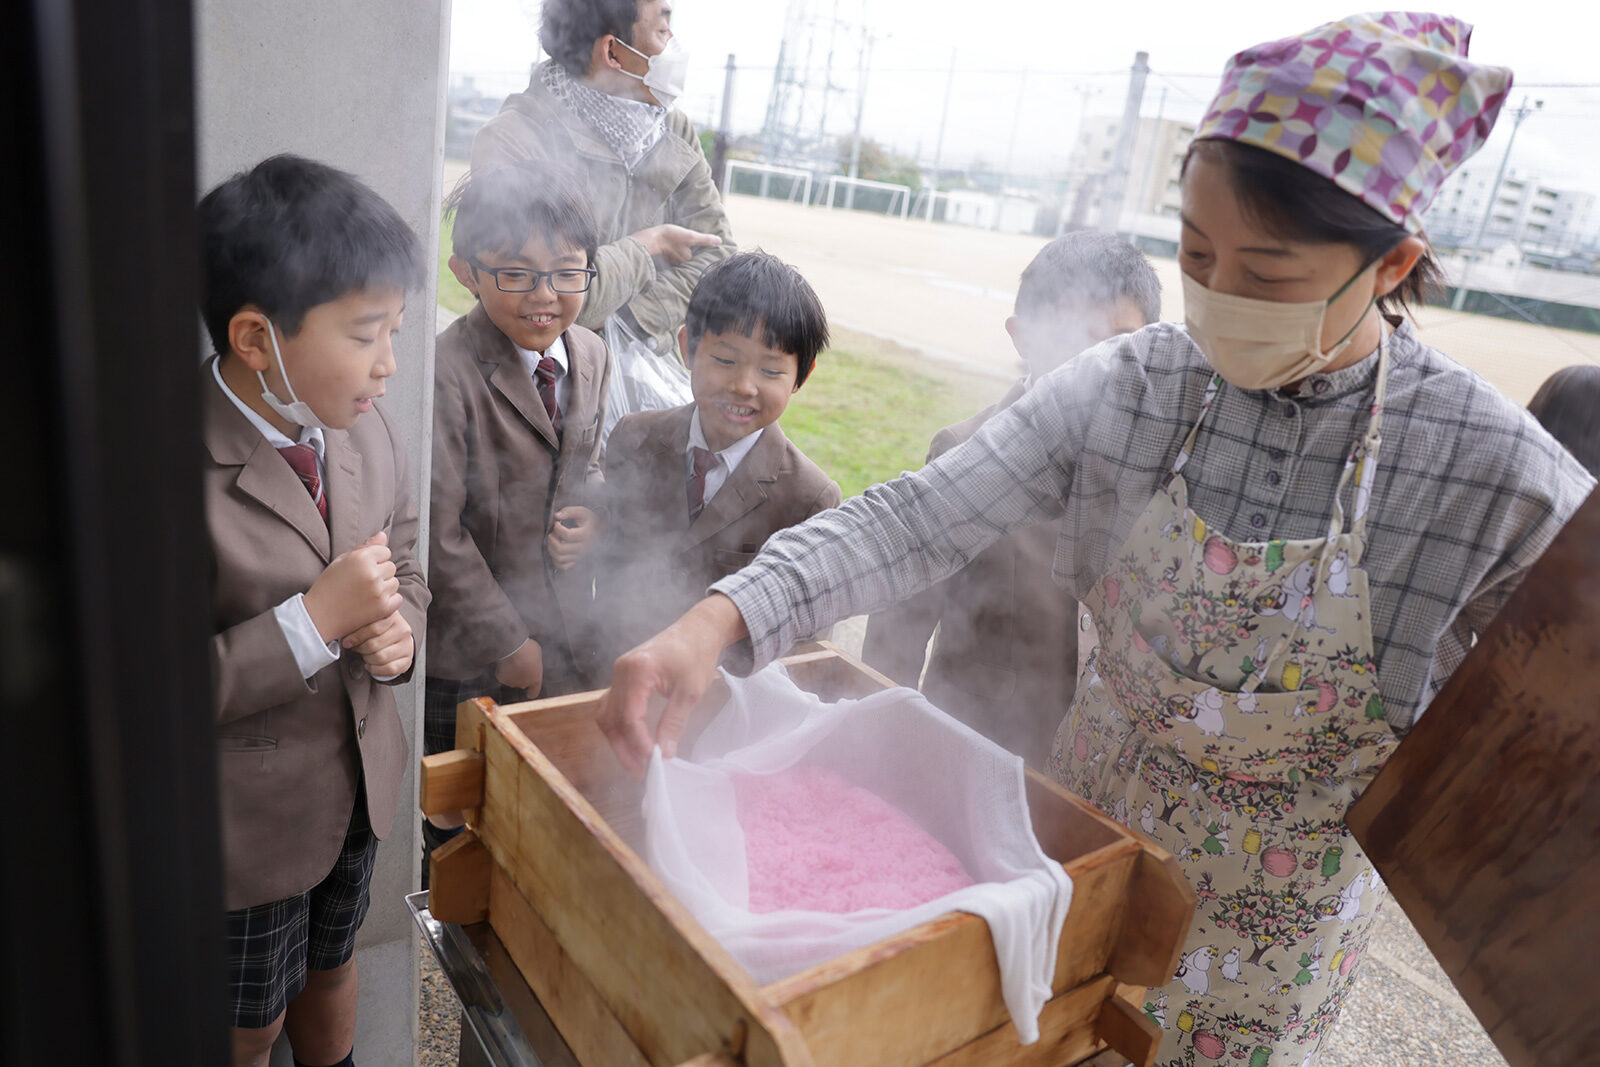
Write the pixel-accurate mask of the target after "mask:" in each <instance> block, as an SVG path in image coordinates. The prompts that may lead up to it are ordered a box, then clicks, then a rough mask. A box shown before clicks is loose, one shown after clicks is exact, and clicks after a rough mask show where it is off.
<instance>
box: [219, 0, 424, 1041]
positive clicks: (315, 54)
mask: <svg viewBox="0 0 1600 1067" xmlns="http://www.w3.org/2000/svg"><path fill="white" fill-rule="evenodd" d="M449 27H450V4H449V0H390V2H388V3H384V4H329V3H326V2H325V0H200V2H199V3H197V4H196V6H195V51H196V108H197V111H198V131H199V133H198V139H199V168H200V173H199V178H198V180H199V184H200V188H201V189H202V191H203V190H206V189H209V188H210V187H211V186H213V185H215V184H216V183H217V182H219V181H221V180H222V179H224V178H226V177H227V176H228V175H230V174H233V173H234V172H236V171H238V170H242V169H244V168H246V167H249V166H251V165H253V164H255V163H256V162H258V161H259V160H261V159H263V158H265V157H266V156H269V155H273V154H275V153H277V152H295V153H298V154H300V155H304V156H308V157H311V158H313V159H318V160H321V161H323V162H325V163H328V164H331V165H333V166H336V167H340V168H343V169H344V170H348V171H350V172H351V173H353V174H356V175H357V176H359V177H360V178H361V179H362V180H364V181H366V182H367V183H368V184H369V185H371V186H372V187H373V188H375V189H376V190H377V191H378V192H379V193H380V194H381V195H382V196H384V197H385V198H386V199H387V200H388V201H389V202H390V203H391V204H393V205H394V206H395V208H396V209H398V210H399V212H400V214H401V215H402V216H403V217H404V218H405V219H406V221H407V222H409V223H410V224H411V226H412V227H413V228H414V229H415V230H416V232H417V235H418V236H419V237H420V238H421V239H422V244H423V247H424V248H425V249H426V250H427V252H428V255H429V257H430V258H431V257H432V255H433V252H434V250H435V249H437V248H438V246H439V200H440V186H441V180H440V167H441V165H442V163H443V158H444V147H443V146H444V99H445V87H446V79H447V76H448V64H449V47H448V46H449ZM436 284H437V279H436V278H435V277H434V275H433V272H432V271H430V272H429V278H428V281H427V283H426V291H425V292H420V293H410V294H407V311H406V320H405V325H404V327H403V329H402V330H401V334H400V338H399V343H398V345H397V353H396V356H397V361H398V363H399V371H398V372H397V373H396V375H395V376H394V378H393V379H391V381H390V382H389V386H388V395H387V396H386V397H385V399H384V401H383V407H384V410H385V411H386V412H387V413H388V414H389V416H390V417H391V418H392V419H393V420H394V421H395V422H396V423H397V424H398V426H399V427H400V430H401V432H402V433H403V434H404V435H405V439H406V444H407V446H408V447H409V449H410V452H411V473H412V479H413V483H414V488H415V490H416V492H417V497H418V499H419V501H421V502H422V503H423V504H424V508H423V526H422V544H421V546H420V548H421V549H422V550H423V551H424V552H425V551H426V548H427V529H428V527H427V509H426V506H425V505H426V502H427V499H428V491H427V486H428V470H429V457H430V454H431V449H432V440H431V438H432V408H433V338H434V320H433V310H434V306H435V299H436V295H437V289H436ZM424 562H425V561H424ZM422 674H423V664H422V663H421V650H420V649H419V650H418V664H417V670H416V678H417V679H418V680H417V681H416V682H415V683H413V684H411V685H408V686H406V687H404V688H402V689H401V690H400V691H399V692H397V693H396V694H395V695H396V697H397V698H398V700H399V705H400V716H401V719H402V721H403V722H404V724H405V727H406V732H407V737H408V738H409V739H410V741H411V751H412V753H413V760H412V765H413V771H412V773H411V774H410V775H408V776H407V778H406V782H405V784H404V786H403V787H402V792H401V799H400V814H399V815H398V816H397V817H396V819H395V826H394V827H393V828H392V829H391V831H390V834H389V837H388V840H386V841H384V842H383V843H382V845H381V846H380V847H379V850H378V861H377V863H378V866H377V873H376V875H375V879H374V882H373V888H372V909H371V911H370V912H369V913H368V915H367V921H366V924H365V925H364V926H363V927H362V930H361V934H360V940H359V942H358V945H357V953H356V959H357V967H358V968H359V971H360V980H361V1002H360V1007H359V1009H358V1015H357V1030H356V1050H357V1059H358V1060H359V1061H360V1062H362V1063H368V1064H380V1063H381V1064H403V1063H414V1062H415V1060H416V1043H417V1032H416V1031H417V936H416V929H415V927H414V926H413V925H412V922H411V918H410V914H409V913H408V911H407V910H406V906H405V900H404V897H405V894H407V893H410V892H412V891H414V890H415V889H417V888H418V886H417V882H418V875H417V866H418V860H419V856H420V848H421V846H420V842H419V839H418V828H417V816H416V801H415V797H416V795H417V788H416V780H415V770H414V768H415V765H416V756H415V754H416V753H418V752H420V750H421V723H422V683H421V678H422ZM279 1045H280V1047H279V1048H278V1049H276V1050H274V1056H273V1063H274V1064H278V1063H282V1064H289V1063H290V1062H291V1061H290V1059H289V1056H288V1050H287V1047H286V1046H285V1043H283V1042H280V1043H279Z"/></svg>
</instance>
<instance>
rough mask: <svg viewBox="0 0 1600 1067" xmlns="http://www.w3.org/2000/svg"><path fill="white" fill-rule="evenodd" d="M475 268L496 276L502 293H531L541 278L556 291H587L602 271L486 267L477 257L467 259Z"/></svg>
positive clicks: (591, 268) (567, 268)
mask: <svg viewBox="0 0 1600 1067" xmlns="http://www.w3.org/2000/svg"><path fill="white" fill-rule="evenodd" d="M467 262H468V263H471V264H472V268H473V269H474V270H481V271H483V273H485V274H488V275H490V276H492V277H493V278H494V285H495V288H496V289H499V290H500V291H501V292H502V293H531V292H533V291H534V290H535V289H537V288H539V282H540V280H541V279H544V278H548V279H550V289H551V291H552V292H556V293H587V292H588V291H589V285H590V283H591V282H593V281H594V276H595V275H596V274H599V273H600V272H599V271H597V270H595V269H594V268H593V267H564V268H562V269H561V270H530V269H528V268H527V267H486V266H484V265H483V264H482V263H479V262H478V261H477V260H475V259H469V260H467Z"/></svg>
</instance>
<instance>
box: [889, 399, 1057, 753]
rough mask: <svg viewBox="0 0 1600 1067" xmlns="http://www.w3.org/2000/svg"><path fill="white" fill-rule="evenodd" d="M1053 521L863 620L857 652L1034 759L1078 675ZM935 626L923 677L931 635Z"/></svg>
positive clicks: (980, 417)
mask: <svg viewBox="0 0 1600 1067" xmlns="http://www.w3.org/2000/svg"><path fill="white" fill-rule="evenodd" d="M1022 394H1023V389H1022V384H1021V383H1020V382H1019V383H1017V384H1016V385H1015V386H1013V387H1012V389H1011V391H1010V392H1008V393H1007V394H1006V395H1005V396H1004V397H1003V398H1001V400H1000V401H999V402H998V403H997V404H994V405H993V406H991V407H988V408H985V409H984V410H982V411H980V412H978V414H976V415H974V416H972V417H971V418H970V419H967V420H965V421H963V422H958V423H956V424H955V425H953V426H947V427H945V428H944V429H942V430H940V431H939V432H938V433H937V434H935V435H934V438H933V443H932V445H931V446H930V447H929V449H928V459H929V460H930V461H931V460H932V459H934V458H935V457H936V456H939V455H942V454H944V453H945V452H948V451H950V450H951V449H952V448H954V447H956V446H957V445H959V444H961V443H963V442H964V441H966V440H967V439H968V438H970V437H971V436H972V435H973V434H975V433H977V432H978V428H979V427H980V426H982V425H983V424H984V423H985V422H987V421H988V420H989V419H991V418H993V417H994V415H995V414H996V413H997V412H999V411H1001V410H1003V409H1004V408H1006V407H1009V406H1010V405H1011V404H1014V403H1016V401H1017V399H1018V398H1020V397H1021V396H1022ZM1059 526H1060V524H1059V523H1058V522H1048V523H1044V524H1040V525H1035V526H1029V527H1025V528H1023V529H1020V530H1015V531H1013V532H1012V533H1010V534H1007V535H1006V536H1005V537H1002V538H1000V540H998V541H996V542H995V543H994V544H992V545H990V546H989V547H988V548H987V549H985V550H984V551H983V552H982V553H980V554H979V555H978V556H977V557H976V558H974V559H973V560H972V562H971V563H969V564H967V566H966V567H964V568H963V569H962V570H961V571H960V572H959V573H957V574H955V575H953V576H951V577H950V578H947V579H945V580H944V581H943V582H941V583H940V584H938V585H936V586H934V587H933V588H931V589H928V590H926V591H924V592H923V593H921V594H919V595H917V596H915V597H913V598H912V599H910V600H908V601H906V602H904V603H902V604H897V605H895V606H894V607H892V608H888V609H886V610H884V611H881V612H878V613H877V614H875V615H873V616H872V617H871V619H869V620H868V622H867V636H866V640H865V643H864V644H863V646H862V657H863V658H864V659H865V660H866V661H867V662H868V663H870V664H871V665H872V666H874V667H876V668H878V669H879V670H881V671H883V672H884V673H885V674H887V675H889V676H890V677H891V678H893V679H894V680H895V681H897V682H899V683H901V684H902V685H909V686H916V685H917V684H918V680H919V679H922V691H923V693H924V694H925V695H926V696H927V697H928V699H929V700H930V701H932V702H933V704H934V705H935V706H936V707H939V708H941V709H943V710H944V711H947V712H949V713H950V714H951V715H954V716H955V717H956V718H958V719H960V720H962V721H963V722H965V723H967V724H968V725H969V726H971V727H973V728H974V729H976V730H978V731H979V732H980V733H982V734H984V735H985V736H987V737H989V738H991V739H992V740H994V741H995V742H997V743H998V744H1000V745H1002V746H1004V747H1006V748H1008V749H1010V750H1011V751H1013V752H1016V753H1017V754H1018V755H1020V756H1022V757H1023V758H1024V759H1026V760H1027V761H1028V762H1029V763H1031V764H1032V765H1034V766H1035V767H1042V766H1044V760H1045V757H1046V756H1048V755H1049V750H1050V742H1051V739H1052V738H1053V737H1054V735H1055V731H1056V727H1057V726H1058V725H1059V724H1060V722H1061V717H1062V716H1063V715H1065V714H1066V712H1067V708H1068V707H1069V706H1070V705H1071V703H1072V693H1073V689H1074V687H1075V685H1076V683H1077V667H1078V656H1077V644H1078V642H1077V632H1078V631H1077V628H1076V626H1077V616H1078V614H1079V613H1078V612H1077V611H1076V607H1077V602H1076V601H1075V600H1074V599H1073V597H1072V596H1071V594H1069V593H1068V592H1067V591H1066V590H1064V589H1062V588H1061V587H1060V586H1059V585H1057V584H1056V582H1055V580H1054V579H1053V577H1052V576H1051V563H1052V561H1053V560H1054V558H1055V547H1056V539H1057V536H1058V534H1059ZM935 627H937V628H938V637H937V638H935V639H934V643H933V648H932V651H931V653H928V654H927V675H926V678H923V660H924V653H925V650H926V649H927V646H928V639H929V638H930V637H931V636H933V633H934V628H935Z"/></svg>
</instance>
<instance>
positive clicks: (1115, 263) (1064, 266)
mask: <svg viewBox="0 0 1600 1067" xmlns="http://www.w3.org/2000/svg"><path fill="white" fill-rule="evenodd" d="M1124 300H1127V301H1130V302H1131V303H1132V304H1133V306H1134V307H1136V308H1138V309H1139V314H1140V316H1142V317H1143V319H1144V321H1145V323H1146V324H1149V323H1152V322H1154V321H1156V319H1158V318H1160V317H1161V281H1160V279H1158V278H1157V277H1156V272H1155V268H1154V267H1152V266H1150V261H1149V260H1148V259H1146V258H1145V255H1144V253H1143V252H1141V251H1139V250H1138V249H1137V248H1135V247H1133V246H1132V245H1131V244H1129V243H1128V242H1127V241H1124V240H1123V239H1122V238H1120V237H1117V236H1116V235H1114V234H1109V233H1102V232H1100V231H1098V230H1079V231H1077V232H1075V233H1067V234H1062V235H1061V236H1060V237H1057V238H1056V239H1055V240H1054V241H1051V242H1050V243H1049V244H1047V245H1045V246H1044V247H1043V248H1041V249H1040V250H1039V254H1038V255H1036V256H1034V257H1033V261H1032V262H1030V263H1029V264H1028V265H1027V267H1025V268H1024V269H1023V271H1022V279H1021V281H1020V282H1019V283H1018V285H1017V302H1016V313H1017V315H1018V316H1019V317H1021V316H1027V315H1032V314H1039V313H1041V312H1045V311H1049V310H1051V309H1054V308H1058V307H1061V306H1062V305H1064V304H1070V305H1072V306H1074V307H1079V308H1103V309H1106V310H1108V311H1109V310H1111V309H1113V308H1115V307H1116V306H1117V305H1118V304H1120V303H1121V302H1122V301H1124Z"/></svg>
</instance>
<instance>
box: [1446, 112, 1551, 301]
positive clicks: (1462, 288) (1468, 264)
mask: <svg viewBox="0 0 1600 1067" xmlns="http://www.w3.org/2000/svg"><path fill="white" fill-rule="evenodd" d="M1542 107H1544V101H1543V100H1535V101H1534V102H1533V106H1532V107H1529V106H1528V98H1527V97H1523V98H1522V103H1521V104H1519V105H1518V106H1517V109H1516V110H1515V111H1513V112H1512V113H1511V136H1510V137H1508V138H1506V150H1505V153H1504V154H1503V155H1502V156H1501V157H1500V169H1499V170H1497V171H1495V174H1494V184H1493V185H1491V186H1490V187H1489V202H1488V203H1487V204H1485V205H1484V207H1483V218H1481V219H1479V220H1478V232H1477V233H1476V234H1475V235H1473V238H1472V245H1471V247H1470V248H1468V250H1467V258H1466V259H1464V260H1463V261H1462V264H1461V277H1460V278H1458V279H1457V280H1456V295H1455V299H1453V300H1451V301H1450V310H1451V311H1460V310H1461V308H1462V307H1463V306H1464V305H1465V304H1466V302H1467V272H1468V271H1470V270H1471V269H1472V263H1473V260H1475V259H1476V258H1477V256H1478V246H1479V245H1481V244H1482V243H1483V235H1484V234H1485V233H1487V232H1488V230H1489V217H1490V216H1491V215H1493V214H1494V201H1495V198H1496V197H1498V196H1499V195H1500V179H1502V178H1504V177H1505V176H1506V164H1507V163H1510V162H1511V146H1512V145H1513V144H1515V143H1516V141H1517V127H1519V126H1521V125H1522V120H1523V119H1525V118H1527V117H1528V116H1529V115H1531V114H1533V113H1534V112H1535V111H1538V110H1539V109H1540V108H1542Z"/></svg>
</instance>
